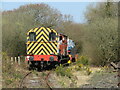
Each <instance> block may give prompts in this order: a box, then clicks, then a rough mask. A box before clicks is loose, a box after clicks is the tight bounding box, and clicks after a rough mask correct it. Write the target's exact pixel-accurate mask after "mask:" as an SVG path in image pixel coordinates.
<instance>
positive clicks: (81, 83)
mask: <svg viewBox="0 0 120 90" xmlns="http://www.w3.org/2000/svg"><path fill="white" fill-rule="evenodd" d="M18 70H19V71H21V72H22V73H28V72H29V70H27V69H23V68H20V67H19V68H18ZM90 70H91V71H92V73H91V74H90V75H87V74H86V72H85V71H84V70H82V71H81V70H80V71H79V70H78V71H75V70H73V71H72V74H73V75H74V77H73V78H72V79H70V78H68V77H65V76H60V75H57V74H56V73H55V72H53V73H51V74H50V76H49V78H48V80H49V83H50V84H51V85H52V88H117V84H118V80H117V72H113V69H108V70H102V69H101V68H100V67H90ZM44 76H45V73H44V72H35V73H33V74H31V75H30V76H28V77H27V78H25V80H24V83H23V84H24V85H25V86H24V88H48V86H47V85H46V83H45V81H44V79H43V78H41V77H44ZM15 84H16V86H17V87H14V88H18V86H19V84H20V81H19V82H15ZM11 85H12V86H11ZM13 86H14V83H13V84H10V85H9V87H13ZM7 88H8V87H7Z"/></svg>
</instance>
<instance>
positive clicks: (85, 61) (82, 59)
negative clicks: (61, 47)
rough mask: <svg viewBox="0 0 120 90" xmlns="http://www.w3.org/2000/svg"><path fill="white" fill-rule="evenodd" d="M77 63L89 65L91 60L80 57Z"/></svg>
mask: <svg viewBox="0 0 120 90" xmlns="http://www.w3.org/2000/svg"><path fill="white" fill-rule="evenodd" d="M76 63H78V64H83V65H88V64H89V60H88V58H87V57H86V56H80V57H79V58H78V61H77V62H76Z"/></svg>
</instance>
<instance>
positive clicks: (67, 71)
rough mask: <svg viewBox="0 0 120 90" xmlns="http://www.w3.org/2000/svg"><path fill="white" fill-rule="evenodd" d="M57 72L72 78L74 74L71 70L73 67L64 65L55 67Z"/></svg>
mask: <svg viewBox="0 0 120 90" xmlns="http://www.w3.org/2000/svg"><path fill="white" fill-rule="evenodd" d="M55 72H56V73H57V75H61V76H67V77H69V78H71V77H72V76H73V75H72V72H71V69H70V68H64V67H63V65H60V66H58V67H57V68H56V69H55Z"/></svg>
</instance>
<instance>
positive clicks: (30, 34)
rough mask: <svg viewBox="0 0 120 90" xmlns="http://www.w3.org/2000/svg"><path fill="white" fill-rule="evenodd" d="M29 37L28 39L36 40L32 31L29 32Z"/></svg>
mask: <svg viewBox="0 0 120 90" xmlns="http://www.w3.org/2000/svg"><path fill="white" fill-rule="evenodd" d="M29 37H30V39H29V40H30V41H36V35H35V33H34V32H30V33H29Z"/></svg>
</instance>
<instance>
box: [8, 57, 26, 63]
mask: <svg viewBox="0 0 120 90" xmlns="http://www.w3.org/2000/svg"><path fill="white" fill-rule="evenodd" d="M25 60H26V57H20V56H18V57H11V58H10V62H11V64H18V65H20V64H21V63H22V62H25V63H26V61H25ZM7 62H8V60H7Z"/></svg>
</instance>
